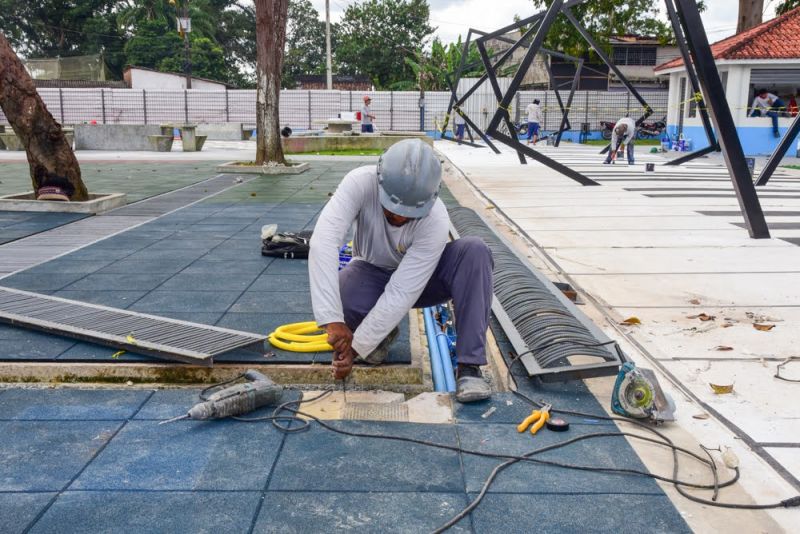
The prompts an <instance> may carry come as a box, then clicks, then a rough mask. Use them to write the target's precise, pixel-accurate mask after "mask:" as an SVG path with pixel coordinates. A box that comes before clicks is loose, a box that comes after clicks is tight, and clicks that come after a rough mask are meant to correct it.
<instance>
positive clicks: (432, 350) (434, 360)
mask: <svg viewBox="0 0 800 534" xmlns="http://www.w3.org/2000/svg"><path fill="white" fill-rule="evenodd" d="M422 314H423V316H424V317H425V336H426V337H427V338H428V354H429V355H430V358H431V375H432V376H433V390H434V391H439V392H445V391H447V381H446V379H445V376H444V367H443V366H442V357H441V355H440V354H439V344H438V343H437V342H436V326H435V324H434V320H433V310H431V308H424V309H423V310H422Z"/></svg>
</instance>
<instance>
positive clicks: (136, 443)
mask: <svg viewBox="0 0 800 534" xmlns="http://www.w3.org/2000/svg"><path fill="white" fill-rule="evenodd" d="M180 413H181V412H180V411H177V412H176V415H178V414H180ZM282 439H283V435H282V434H281V433H279V432H278V431H277V430H276V429H274V428H273V427H272V425H270V424H263V423H262V424H247V423H242V422H238V421H234V420H230V419H228V420H222V421H188V420H183V421H176V422H174V423H171V424H167V425H159V424H158V423H157V422H155V421H131V422H130V423H128V424H127V425H126V426H125V428H123V429H122V430H121V431H120V432H119V434H117V436H116V437H115V438H114V440H113V441H112V442H111V443H109V445H108V446H107V447H106V448H105V449H104V450H103V452H102V453H101V454H100V455H98V457H97V458H96V459H95V460H94V461H93V462H92V463H91V464H90V465H89V466H88V467H87V468H86V470H85V471H84V472H83V473H82V474H81V476H80V477H78V479H77V480H76V481H75V482H74V483H73V485H72V486H71V487H70V489H91V490H118V489H138V490H223V489H224V490H228V491H231V490H248V491H249V490H253V491H257V490H261V489H262V488H263V487H264V484H265V483H266V480H267V476H268V475H269V471H270V468H271V466H272V464H273V463H274V460H275V457H276V455H277V453H278V446H279V444H280V442H281V440H282ZM242 451H246V452H244V453H243V452H242Z"/></svg>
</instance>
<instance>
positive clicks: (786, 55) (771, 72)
mask: <svg viewBox="0 0 800 534" xmlns="http://www.w3.org/2000/svg"><path fill="white" fill-rule="evenodd" d="M711 50H712V52H713V54H714V59H715V60H716V65H717V69H718V70H719V74H720V78H721V79H722V86H723V87H724V88H725V98H726V99H727V101H728V105H729V106H730V108H731V112H732V114H733V120H734V122H735V124H736V127H737V131H738V133H739V139H740V140H741V142H742V147H743V148H744V151H745V153H746V154H747V155H759V154H771V153H772V152H773V151H774V150H775V147H776V146H777V144H778V142H779V141H780V138H776V137H775V135H774V134H773V131H772V122H771V119H770V118H769V117H750V112H751V109H750V106H751V103H752V102H753V98H754V96H755V91H756V90H757V89H760V88H764V89H767V90H768V91H769V92H770V93H774V94H775V95H777V96H779V97H780V98H781V99H782V100H783V102H784V103H785V104H786V105H787V106H789V105H790V102H791V100H792V97H794V98H795V99H797V98H800V94H799V93H798V91H800V8H796V9H794V10H792V11H790V12H788V13H786V14H784V15H782V16H780V17H776V18H774V19H772V20H769V21H767V22H765V23H763V24H760V25H759V26H756V27H755V28H751V29H750V30H747V31H745V32H742V33H740V34H737V35H734V36H732V37H728V38H727V39H723V40H722V41H719V42H717V43H714V44H713V45H711ZM655 71H656V73H657V74H658V75H661V76H669V112H668V114H667V128H668V130H669V132H670V133H671V134H678V133H683V135H684V137H686V138H688V139H691V140H692V147H691V148H692V150H697V149H699V148H704V147H706V146H708V140H707V139H706V135H705V131H704V130H703V125H702V122H701V120H700V116H699V115H698V113H697V106H696V104H695V102H694V100H693V99H692V88H691V84H690V83H689V82H688V80H687V76H686V68H685V67H684V64H683V59H682V58H678V59H674V60H672V61H669V62H667V63H664V64H662V65H659V66H658V67H656V69H655ZM703 96H704V98H705V100H706V101H708V100H709V98H719V96H717V95H703ZM795 113H796V112H795ZM790 115H791V113H790V112H787V113H786V116H785V117H780V118H779V119H778V126H779V130H780V133H781V134H784V133H785V132H786V130H787V129H788V127H789V125H790V124H791V123H792V121H793V120H794V118H793V117H792V116H790ZM795 142H796V140H795Z"/></svg>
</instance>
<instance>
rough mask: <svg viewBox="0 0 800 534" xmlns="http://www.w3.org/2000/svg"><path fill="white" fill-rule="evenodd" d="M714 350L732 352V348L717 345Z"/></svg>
mask: <svg viewBox="0 0 800 534" xmlns="http://www.w3.org/2000/svg"><path fill="white" fill-rule="evenodd" d="M714 350H733V347H729V346H727V345H717V346H716V347H715V348H714Z"/></svg>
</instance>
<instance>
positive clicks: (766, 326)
mask: <svg viewBox="0 0 800 534" xmlns="http://www.w3.org/2000/svg"><path fill="white" fill-rule="evenodd" d="M753 328H755V329H756V330H761V331H762V332H769V331H770V330H772V329H773V328H775V325H774V324H763V323H753Z"/></svg>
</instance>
